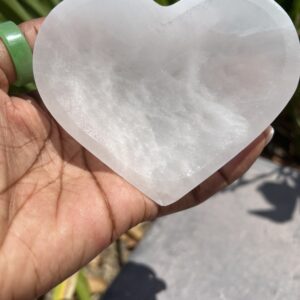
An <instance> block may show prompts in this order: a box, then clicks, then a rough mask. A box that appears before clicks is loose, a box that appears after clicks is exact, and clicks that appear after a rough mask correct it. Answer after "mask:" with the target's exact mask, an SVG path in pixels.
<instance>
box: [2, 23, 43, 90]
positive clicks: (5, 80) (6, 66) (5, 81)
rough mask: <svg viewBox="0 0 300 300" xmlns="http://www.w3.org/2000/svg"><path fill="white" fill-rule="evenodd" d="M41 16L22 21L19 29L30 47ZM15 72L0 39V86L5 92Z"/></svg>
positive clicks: (35, 35)
mask: <svg viewBox="0 0 300 300" xmlns="http://www.w3.org/2000/svg"><path fill="white" fill-rule="evenodd" d="M43 20H44V19H43V18H41V19H36V20H32V21H28V22H25V23H22V24H21V25H20V28H21V30H22V31H23V33H24V36H25V38H26V39H27V41H28V43H29V45H30V47H31V48H33V46H34V43H35V40H36V37H37V33H38V31H39V29H40V27H41V25H42V22H43ZM15 80H16V72H15V68H14V65H13V62H12V60H11V58H10V56H9V53H8V51H7V49H6V47H5V46H4V44H3V43H2V41H1V40H0V88H1V89H2V90H4V91H5V92H7V90H8V88H9V84H11V83H13V82H15Z"/></svg>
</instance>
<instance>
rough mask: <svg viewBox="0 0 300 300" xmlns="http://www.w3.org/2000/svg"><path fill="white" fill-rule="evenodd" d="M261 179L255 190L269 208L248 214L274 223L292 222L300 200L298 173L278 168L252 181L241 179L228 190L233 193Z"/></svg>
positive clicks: (299, 177)
mask: <svg viewBox="0 0 300 300" xmlns="http://www.w3.org/2000/svg"><path fill="white" fill-rule="evenodd" d="M262 179H263V182H262V183H261V184H260V185H258V187H257V190H258V191H259V192H260V193H261V194H262V195H263V196H264V199H265V200H266V202H267V203H268V204H269V205H270V208H268V209H255V210H251V211H249V213H250V214H252V215H256V216H258V217H261V218H266V219H268V220H270V221H273V222H276V223H285V222H288V221H290V220H292V219H293V216H294V213H295V211H296V208H297V202H298V201H299V200H300V173H299V172H298V171H297V170H293V169H290V168H284V167H278V168H276V169H275V170H273V171H271V172H270V173H266V174H263V175H260V176H257V177H255V178H252V179H245V178H241V179H240V180H238V181H237V182H236V183H235V184H233V185H232V186H231V187H230V188H229V189H228V190H229V191H233V190H235V189H237V188H240V187H242V186H245V185H248V184H251V183H254V182H256V181H261V180H262Z"/></svg>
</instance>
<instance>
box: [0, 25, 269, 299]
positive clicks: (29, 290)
mask: <svg viewBox="0 0 300 300" xmlns="http://www.w3.org/2000/svg"><path fill="white" fill-rule="evenodd" d="M41 23H42V20H41V19H40V20H34V21H31V22H27V23H24V24H22V25H21V28H22V30H23V32H24V34H25V36H26V38H27V40H28V41H29V44H30V45H31V46H32V47H33V45H34V41H35V38H36V35H37V32H38V30H39V27H40V25H41ZM15 76H16V75H15V71H14V67H13V64H12V62H11V60H10V57H9V55H8V53H7V51H6V48H5V47H4V46H3V44H2V43H0V88H1V90H0V172H1V175H0V274H1V279H0V299H3V300H4V299H5V300H11V299H22V300H26V299H29V300H31V299H34V298H36V297H37V296H39V295H41V294H43V293H45V292H47V291H48V290H49V289H51V288H52V287H53V286H55V285H56V284H58V283H59V282H61V281H62V280H64V279H65V278H67V277H68V276H69V275H71V274H72V273H73V272H75V271H77V270H78V269H80V268H81V267H82V266H84V265H85V264H87V263H88V262H89V261H90V260H91V259H92V258H94V257H95V256H96V255H97V254H99V252H101V251H102V250H103V249H104V248H105V247H107V246H108V245H109V244H110V243H111V242H112V241H113V240H115V239H116V238H117V237H118V236H120V235H121V234H122V233H124V232H126V231H127V230H128V229H129V228H131V227H132V226H134V225H136V224H138V223H140V222H142V221H146V220H153V219H154V218H156V217H157V216H162V215H166V214H169V213H174V212H177V211H180V210H183V209H186V208H189V207H192V206H194V205H197V204H199V203H201V202H203V201H204V200H206V199H207V198H209V197H210V196H212V195H213V194H214V193H216V192H217V191H219V190H220V189H222V188H224V187H226V186H227V185H228V184H230V183H232V182H233V181H234V180H235V179H237V178H238V177H240V176H241V175H242V174H243V173H244V172H245V171H246V170H247V169H248V168H249V167H250V165H251V164H252V163H253V162H254V161H255V159H256V158H257V157H258V155H259V154H260V153H261V151H262V149H263V148H264V146H265V145H266V143H267V142H268V141H269V139H270V138H271V129H270V128H269V129H267V130H266V131H265V132H264V133H263V134H262V135H260V136H259V137H258V138H257V139H256V140H255V141H254V142H253V143H252V144H251V145H250V146H249V147H247V149H245V150H244V151H243V152H242V153H240V154H239V155H238V156H237V157H236V158H235V159H233V160H232V161H231V162H229V163H228V164H227V165H226V166H224V167H223V168H222V169H221V170H219V171H218V172H216V173H215V174H214V175H212V176H211V177H210V178H208V179H207V180H206V181H205V182H203V183H202V184H201V185H200V186H198V187H197V188H196V189H194V190H193V191H192V192H190V193H189V194H188V195H186V196H185V197H184V198H182V199H181V200H179V201H178V202H177V203H175V204H172V205H170V206H167V207H160V206H158V205H157V204H155V203H154V202H152V201H151V200H150V199H149V198H147V197H146V196H144V195H143V194H142V193H141V192H139V191H138V190H136V189H135V188H134V187H132V186H131V185H130V184H128V183H127V182H126V181H125V180H124V179H122V178H121V177H120V176H118V175H117V174H115V173H114V172H113V171H111V170H110V169H109V168H108V167H107V166H105V165H104V164H103V163H101V162H100V161H99V160H98V159H96V158H95V157H94V156H93V155H92V154H90V153H89V152H88V151H87V150H85V149H84V148H83V147H82V146H81V145H80V144H78V143H77V142H76V141H75V140H74V139H73V138H72V137H70V136H69V135H68V134H67V133H66V132H65V131H64V130H63V129H62V128H61V127H60V126H59V125H58V124H57V123H56V122H55V120H54V119H53V118H52V117H51V115H50V114H49V113H48V112H47V110H46V109H45V107H44V106H43V104H42V102H41V100H40V99H39V97H38V95H35V97H32V95H31V96H29V95H24V96H23V97H10V96H9V95H8V87H9V84H10V83H12V82H14V80H15Z"/></svg>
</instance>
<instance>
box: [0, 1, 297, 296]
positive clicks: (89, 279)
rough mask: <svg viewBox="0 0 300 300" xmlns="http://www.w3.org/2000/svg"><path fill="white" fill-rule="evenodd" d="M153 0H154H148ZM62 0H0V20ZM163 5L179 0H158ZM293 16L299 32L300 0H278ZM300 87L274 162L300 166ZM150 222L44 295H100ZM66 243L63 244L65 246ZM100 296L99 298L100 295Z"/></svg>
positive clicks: (283, 120)
mask: <svg viewBox="0 0 300 300" xmlns="http://www.w3.org/2000/svg"><path fill="white" fill-rule="evenodd" d="M149 1H151V0H149ZM59 2H60V0H0V22H2V21H5V20H12V21H14V22H15V23H17V24H19V23H21V22H24V21H27V20H30V19H33V18H38V17H41V16H46V15H47V14H48V13H49V11H50V10H51V9H52V8H53V7H54V6H55V5H57V4H58V3H59ZM157 2H158V3H160V4H161V5H170V4H173V3H175V2H177V1H174V0H157ZM277 2H278V3H279V4H280V5H281V6H282V7H283V8H284V9H285V10H286V11H287V13H288V14H289V15H290V17H291V19H292V20H293V22H294V24H295V26H296V28H297V31H298V33H300V0H277ZM299 100H300V88H298V90H297V91H296V93H295V95H294V97H293V99H292V100H291V102H290V103H289V104H288V106H287V107H286V109H285V110H284V111H283V112H282V113H281V115H280V116H279V117H278V118H277V119H276V120H275V121H274V123H273V126H274V128H275V136H274V139H273V140H272V142H271V143H270V144H269V146H268V147H267V148H266V149H265V151H264V153H263V155H264V156H265V157H267V158H269V159H271V160H273V161H275V162H278V163H280V164H283V165H289V166H293V167H296V168H299V166H300V101H299ZM148 226H149V224H142V225H140V226H138V227H136V228H134V229H132V230H130V231H129V232H128V233H127V234H125V235H124V236H122V237H121V238H120V239H119V240H118V241H116V243H114V244H113V245H112V246H110V247H109V248H108V249H107V250H105V251H104V252H103V253H102V254H101V255H100V256H99V257H97V258H96V259H95V260H94V261H92V262H91V263H90V264H89V265H88V266H87V267H86V268H85V269H84V270H82V271H80V272H79V273H77V274H75V275H74V276H73V277H72V278H70V279H68V280H66V281H65V282H64V283H62V284H61V285H59V286H58V287H56V288H55V289H54V290H53V291H52V292H51V293H49V294H48V295H45V296H44V297H42V298H41V299H53V300H62V299H65V300H66V299H79V300H90V299H101V295H102V294H103V293H104V292H105V290H106V288H107V287H108V286H109V284H110V283H111V281H112V280H113V279H114V278H115V276H116V275H117V274H118V272H119V271H120V269H121V268H122V266H123V265H124V264H125V263H126V261H127V258H128V256H129V254H130V252H131V251H132V250H133V249H134V248H135V247H136V245H137V243H138V242H139V241H140V240H141V239H142V237H143V235H144V233H145V231H146V230H147V228H148ZM64 246H65V245H62V247H64ZM99 297H100V298H99Z"/></svg>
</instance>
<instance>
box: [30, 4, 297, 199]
mask: <svg viewBox="0 0 300 300" xmlns="http://www.w3.org/2000/svg"><path fill="white" fill-rule="evenodd" d="M34 72H35V78H36V83H37V86H38V90H39V92H40V94H41V96H42V99H43V100H44V102H45V104H46V106H47V107H48V109H49V110H50V112H51V113H52V114H53V116H54V117H55V118H56V119H57V121H58V122H59V123H60V124H61V125H62V127H64V128H65V129H66V130H67V131H68V132H69V133H70V134H71V135H72V136H73V137H74V138H76V139H77V140H78V141H79V142H80V143H81V144H83V145H84V146H85V147H86V148H87V149H88V150H89V151H91V152H92V153H93V154H95V155H96V156H97V157H98V158H99V159H100V160H102V161H103V162H104V163H106V164H107V165H108V166H109V167H111V168H112V169H113V170H114V171H116V172H117V173H118V174H120V175H121V176H123V177H124V178H125V179H127V180H128V181H129V182H130V183H131V184H133V185H134V186H136V187H137V188H138V189H140V190H141V191H142V192H144V193H145V194H146V195H148V196H149V197H150V198H152V199H153V200H155V201H156V202H158V203H161V204H169V203H172V202H174V201H176V200H177V199H179V198H180V197H182V196H183V195H184V194H186V193H187V192H188V191H190V190H191V189H192V188H194V187H195V186H196V185H198V184H199V183H200V182H202V181H203V180H205V179H206V178H207V177H209V176H210V175H211V174H212V173H213V172H215V171H216V170H217V169H219V168H220V167H221V166H222V165H224V164H225V163H226V162H228V161H229V160H230V159H231V158H232V157H234V156H235V155H236V154H237V153H239V152H240V151H241V150H242V149H243V148H244V147H245V146H246V145H248V144H249V143H250V142H251V141H252V140H253V139H254V138H255V137H257V136H258V135H259V134H260V133H261V132H262V131H263V130H264V129H265V128H266V127H267V126H268V125H269V124H270V123H271V121H273V119H274V118H275V117H276V116H277V115H278V114H279V112H280V111H281V110H282V109H283V107H284V106H285V105H286V104H287V102H288V100H289V99H290V98H291V96H292V94H293V92H294V90H295V88H296V86H297V83H298V78H299V72H300V47H299V41H298V36H297V33H296V31H295V29H294V27H293V25H292V22H291V20H290V19H289V17H288V16H287V14H286V13H285V12H284V11H283V10H282V9H281V8H280V7H279V6H278V5H277V4H276V3H275V2H274V1H271V0H243V1H241V0H182V1H181V2H179V3H177V4H175V5H173V6H170V7H161V6H159V5H158V4H156V3H154V2H153V1H151V0H114V1H111V0H72V1H63V2H62V4H60V5H59V6H58V7H57V8H56V9H54V11H53V12H52V13H51V14H50V15H49V17H48V18H47V19H46V21H45V23H44V26H43V27H42V29H41V31H40V34H39V35H38V39H37V43H36V47H35V51H34Z"/></svg>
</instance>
